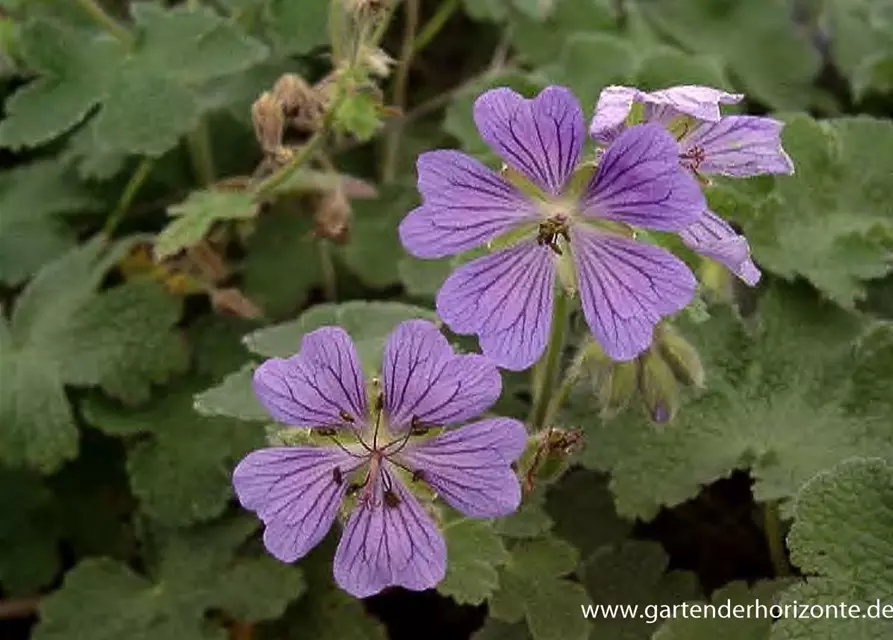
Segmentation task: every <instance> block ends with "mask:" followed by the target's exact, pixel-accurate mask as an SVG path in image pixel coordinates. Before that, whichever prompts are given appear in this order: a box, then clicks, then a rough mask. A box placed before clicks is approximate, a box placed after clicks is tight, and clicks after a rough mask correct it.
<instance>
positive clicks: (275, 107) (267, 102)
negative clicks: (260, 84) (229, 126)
mask: <svg viewBox="0 0 893 640" xmlns="http://www.w3.org/2000/svg"><path fill="white" fill-rule="evenodd" d="M251 121H252V122H253V123H254V135H255V137H256V138H257V142H258V143H259V144H260V146H261V149H263V150H264V152H265V153H270V154H275V153H276V152H277V150H278V149H279V148H281V146H282V135H283V134H284V133H285V114H284V113H283V111H282V104H281V103H280V102H279V101H278V100H277V99H276V98H275V97H274V96H273V94H272V93H270V92H269V91H265V92H264V93H263V94H261V96H260V97H259V98H258V99H257V100H255V102H254V104H253V105H251Z"/></svg>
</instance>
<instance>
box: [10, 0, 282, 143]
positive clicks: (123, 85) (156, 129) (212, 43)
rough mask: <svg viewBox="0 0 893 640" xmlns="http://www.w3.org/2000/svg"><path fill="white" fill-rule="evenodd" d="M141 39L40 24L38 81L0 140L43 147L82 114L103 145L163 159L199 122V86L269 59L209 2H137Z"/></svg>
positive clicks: (17, 98) (29, 39) (28, 54)
mask: <svg viewBox="0 0 893 640" xmlns="http://www.w3.org/2000/svg"><path fill="white" fill-rule="evenodd" d="M132 13H133V19H134V27H135V34H134V39H133V42H132V43H124V42H119V41H117V40H114V39H112V38H111V37H110V36H108V35H106V34H105V33H97V32H89V31H80V30H75V29H72V28H69V27H67V26H63V25H62V24H61V23H58V22H55V21H53V22H49V21H33V22H30V23H28V24H27V25H26V26H25V28H24V30H23V33H22V44H23V49H24V56H25V59H26V60H27V61H28V62H29V63H30V64H31V65H33V67H34V68H35V70H36V71H37V73H38V78H37V79H36V80H34V81H33V82H31V83H29V84H28V85H26V86H25V87H24V88H22V89H20V90H19V91H18V92H17V93H16V94H15V95H14V96H13V97H12V98H11V99H10V102H9V104H8V109H7V113H8V117H7V119H6V120H4V121H3V122H2V123H0V144H2V145H3V146H7V147H13V148H19V147H24V146H28V147H30V146H37V145H40V144H43V143H45V142H47V141H49V140H51V139H53V138H55V137H57V136H59V135H61V134H63V133H65V132H67V131H69V130H70V129H71V128H72V127H74V126H75V125H77V124H78V123H80V122H81V121H83V120H84V119H85V118H86V117H87V116H88V114H89V113H90V112H91V110H93V109H94V108H95V107H97V106H99V107H100V108H99V111H98V113H97V115H96V116H95V118H93V120H92V122H91V123H90V124H91V127H92V129H93V136H94V138H95V142H96V144H97V146H99V147H101V148H104V149H105V150H108V151H125V152H129V153H139V154H142V155H149V156H155V157H157V156H160V155H162V154H163V153H164V152H165V151H167V150H168V149H170V148H171V147H173V146H174V145H176V143H177V141H178V139H179V137H180V136H182V135H183V134H185V133H187V132H189V131H190V130H192V129H193V128H194V126H195V125H196V123H197V122H198V118H199V116H200V115H201V112H202V108H201V104H200V101H199V99H198V96H197V93H196V91H197V87H198V85H200V84H201V83H202V82H205V81H208V80H211V79H213V78H218V77H221V76H226V75H229V74H233V73H236V72H239V71H242V70H244V69H247V68H248V67H250V66H251V65H253V64H255V63H257V62H260V61H261V60H263V59H264V58H265V57H266V55H267V50H266V48H265V47H264V46H263V45H261V44H260V43H259V42H257V41H255V40H252V39H250V38H248V37H246V36H244V35H243V34H242V33H240V32H239V31H238V30H237V29H236V27H234V26H233V25H232V24H230V23H228V22H226V21H225V20H223V19H222V18H220V17H219V16H218V15H217V14H215V13H214V12H213V11H211V10H210V9H208V8H206V7H201V6H198V7H191V6H190V7H186V6H180V7H176V8H173V9H164V8H162V7H159V6H158V5H155V4H151V3H145V2H143V3H137V4H135V5H134V6H133V7H132Z"/></svg>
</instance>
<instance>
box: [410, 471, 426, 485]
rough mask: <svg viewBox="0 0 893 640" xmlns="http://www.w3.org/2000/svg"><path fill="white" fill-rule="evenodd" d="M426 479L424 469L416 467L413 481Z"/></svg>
mask: <svg viewBox="0 0 893 640" xmlns="http://www.w3.org/2000/svg"><path fill="white" fill-rule="evenodd" d="M424 479H425V472H424V471H422V470H421V469H416V470H415V471H413V472H412V481H413V482H418V481H419V480H424Z"/></svg>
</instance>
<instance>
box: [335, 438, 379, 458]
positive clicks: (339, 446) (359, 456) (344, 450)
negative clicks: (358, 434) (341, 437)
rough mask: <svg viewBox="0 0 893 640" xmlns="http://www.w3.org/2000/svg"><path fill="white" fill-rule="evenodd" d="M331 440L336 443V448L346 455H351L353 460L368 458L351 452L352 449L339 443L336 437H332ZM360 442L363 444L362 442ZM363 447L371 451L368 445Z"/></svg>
mask: <svg viewBox="0 0 893 640" xmlns="http://www.w3.org/2000/svg"><path fill="white" fill-rule="evenodd" d="M329 439H330V440H331V441H332V442H334V443H335V446H336V447H338V448H339V449H341V450H342V451H343V452H344V453H346V454H347V455H349V456H350V457H351V458H365V457H366V456H361V455H359V454H357V453H354V452H353V451H351V450H350V449H348V448H347V447H345V446H344V445H343V444H341V442H339V441H338V438H336V437H335V436H334V435H330V436H329ZM360 442H362V440H361V441H360ZM363 446H364V447H365V448H366V450H367V451H369V447H366V445H363Z"/></svg>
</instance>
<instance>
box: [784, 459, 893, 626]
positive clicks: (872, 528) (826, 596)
mask: <svg viewBox="0 0 893 640" xmlns="http://www.w3.org/2000/svg"><path fill="white" fill-rule="evenodd" d="M788 546H789V547H790V550H791V560H792V561H793V562H794V564H796V565H797V566H798V567H800V569H801V570H802V571H803V572H804V573H806V574H808V575H810V576H812V577H808V578H806V581H805V582H804V583H801V584H798V585H796V586H794V587H792V588H790V589H788V590H787V591H785V592H784V594H783V602H782V603H783V604H789V603H792V602H793V601H794V600H796V601H798V602H801V603H809V604H810V605H819V606H823V605H824V606H831V607H835V608H837V609H838V612H839V604H840V603H841V602H843V603H845V604H846V605H860V606H861V612H860V617H855V618H853V617H848V619H837V618H836V616H835V617H834V618H829V617H821V618H810V619H800V618H797V619H792V618H783V619H781V620H779V621H778V622H777V623H776V625H775V626H774V627H773V629H772V640H801V639H802V640H807V639H808V640H831V638H835V639H836V638H859V640H875V639H876V640H881V639H882V638H889V637H890V634H891V633H893V620H891V619H889V615H888V616H887V618H886V619H884V617H883V616H881V617H880V618H878V616H877V615H875V617H874V618H873V619H872V618H869V617H866V618H862V617H861V615H863V614H869V615H870V613H871V612H870V611H869V609H868V607H870V606H872V605H874V606H877V603H878V602H880V604H881V607H883V606H884V605H889V603H890V602H891V600H893V566H891V564H890V558H891V557H893V465H891V464H890V462H889V461H888V460H881V459H877V458H863V459H852V460H848V461H846V462H843V463H841V464H840V465H838V466H836V467H834V468H833V469H830V470H828V471H825V472H823V473H821V474H819V475H817V476H816V477H815V478H813V479H812V480H810V481H809V482H808V483H807V484H806V485H804V487H803V488H802V489H801V491H800V493H799V494H798V495H797V501H796V503H795V505H794V524H793V526H792V527H791V531H790V534H789V535H788ZM887 613H888V614H889V609H888V610H887Z"/></svg>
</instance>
